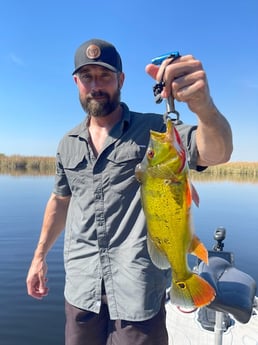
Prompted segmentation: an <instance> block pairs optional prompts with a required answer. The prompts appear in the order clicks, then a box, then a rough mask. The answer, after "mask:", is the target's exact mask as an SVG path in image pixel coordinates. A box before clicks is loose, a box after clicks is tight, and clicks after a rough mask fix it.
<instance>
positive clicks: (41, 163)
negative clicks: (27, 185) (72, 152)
mask: <svg viewBox="0 0 258 345" xmlns="http://www.w3.org/2000/svg"><path fill="white" fill-rule="evenodd" d="M0 173H1V174H7V173H10V174H33V175H36V174H43V175H53V174H54V173H55V158H54V157H37V156H20V155H12V156H5V155H3V154H0Z"/></svg>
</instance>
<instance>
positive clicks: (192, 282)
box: [170, 273, 216, 308]
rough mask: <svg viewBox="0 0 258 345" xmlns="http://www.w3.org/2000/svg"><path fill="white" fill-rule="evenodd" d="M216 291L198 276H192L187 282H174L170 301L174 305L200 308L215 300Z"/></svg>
mask: <svg viewBox="0 0 258 345" xmlns="http://www.w3.org/2000/svg"><path fill="white" fill-rule="evenodd" d="M215 295H216V293H215V290H214V289H213V288H212V287H211V285H210V284H209V283H208V282H206V280H204V279H203V278H201V277H199V276H198V275H197V274H194V273H193V274H191V275H190V276H189V278H188V279H186V280H185V281H172V287H171V290H170V299H171V302H172V303H173V304H176V305H178V306H181V307H185V308H200V307H203V306H205V305H207V304H210V303H211V302H212V301H213V300H214V298H215Z"/></svg>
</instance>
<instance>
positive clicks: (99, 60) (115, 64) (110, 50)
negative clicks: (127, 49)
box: [73, 38, 122, 74]
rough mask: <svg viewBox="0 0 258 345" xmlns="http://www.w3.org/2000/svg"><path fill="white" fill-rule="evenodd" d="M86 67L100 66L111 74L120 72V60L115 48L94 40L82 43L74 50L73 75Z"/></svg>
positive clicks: (107, 43)
mask: <svg viewBox="0 0 258 345" xmlns="http://www.w3.org/2000/svg"><path fill="white" fill-rule="evenodd" d="M86 65H100V66H103V67H106V68H108V69H110V70H111V71H113V72H122V60H121V57H120V55H119V53H118V51H117V50H116V48H115V47H114V46H113V45H112V44H111V43H109V42H106V41H103V40H100V39H96V38H94V39H91V40H89V41H86V42H84V43H83V44H82V45H80V47H79V48H78V49H77V50H76V52H75V57H74V67H75V70H74V71H73V74H75V73H76V72H78V70H79V69H80V68H81V67H83V66H86Z"/></svg>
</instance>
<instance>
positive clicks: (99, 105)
mask: <svg viewBox="0 0 258 345" xmlns="http://www.w3.org/2000/svg"><path fill="white" fill-rule="evenodd" d="M120 95H121V92H120V89H119V88H118V89H117V90H116V92H115V93H114V95H113V96H112V97H111V96H110V95H109V94H108V93H106V92H103V91H93V92H91V94H90V95H89V96H86V97H83V96H82V95H81V94H80V103H81V106H82V108H83V110H84V111H85V112H86V113H87V114H88V115H89V116H93V117H105V116H108V115H109V114H110V113H112V112H113V111H114V110H115V109H116V108H117V106H118V105H119V104H120ZM94 97H103V98H102V99H101V100H100V99H95V98H94Z"/></svg>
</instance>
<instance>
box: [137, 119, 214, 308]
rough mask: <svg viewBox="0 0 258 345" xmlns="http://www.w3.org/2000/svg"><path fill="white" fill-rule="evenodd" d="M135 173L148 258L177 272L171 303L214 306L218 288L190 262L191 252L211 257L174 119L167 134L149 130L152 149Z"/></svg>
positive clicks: (206, 259)
mask: <svg viewBox="0 0 258 345" xmlns="http://www.w3.org/2000/svg"><path fill="white" fill-rule="evenodd" d="M135 174H136V178H137V179H138V180H139V182H140V183H141V198H142V206H143V210H144V213H145V216H146V222H147V230H148V234H147V244H148V251H149V255H150V257H151V259H152V261H153V263H154V264H155V265H156V266H157V267H159V268H161V269H167V268H169V267H171V268H172V284H171V290H170V299H171V302H172V303H174V304H176V305H178V306H181V307H185V308H199V307H202V306H205V305H207V304H209V303H210V302H211V301H212V300H213V299H214V298H215V291H214V289H213V288H212V287H211V286H210V285H209V284H208V282H206V281H205V280H204V279H203V278H201V277H200V276H198V275H197V274H195V273H193V272H192V271H191V270H190V268H189V266H188V262H187V254H188V253H192V254H195V255H197V256H198V257H199V258H200V259H201V260H203V261H204V262H205V263H208V253H207V249H206V248H205V246H204V245H203V243H201V242H200V240H199V239H198V238H197V237H196V235H194V233H193V227H192V222H191V203H192V200H193V201H195V203H196V204H198V203H199V199H198V194H197V192H196V191H195V189H194V188H193V187H192V185H191V183H190V180H189V172H188V165H187V157H186V151H185V149H184V147H183V144H182V142H181V139H180V136H179V134H178V132H177V130H176V128H175V127H174V125H173V122H172V121H171V120H170V119H167V130H166V132H165V133H160V132H155V131H151V132H150V143H149V147H148V149H147V151H146V155H145V157H144V159H143V161H142V162H141V163H140V164H138V165H137V167H136V171H135Z"/></svg>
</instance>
